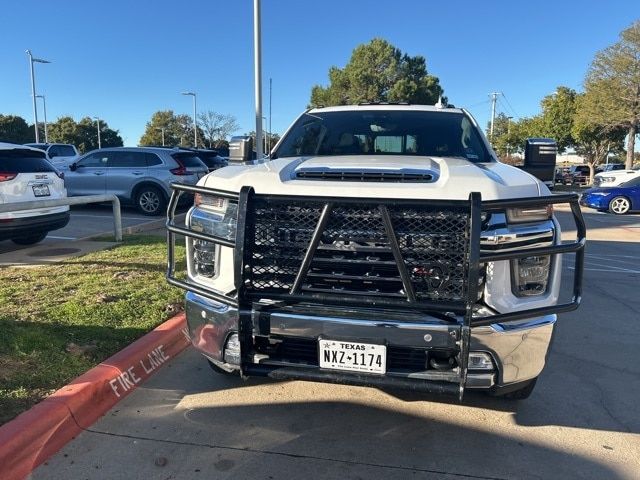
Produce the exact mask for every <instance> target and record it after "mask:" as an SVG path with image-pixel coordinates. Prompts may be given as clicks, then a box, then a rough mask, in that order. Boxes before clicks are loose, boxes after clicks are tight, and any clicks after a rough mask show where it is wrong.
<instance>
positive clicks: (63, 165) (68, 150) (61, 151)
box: [26, 143, 80, 171]
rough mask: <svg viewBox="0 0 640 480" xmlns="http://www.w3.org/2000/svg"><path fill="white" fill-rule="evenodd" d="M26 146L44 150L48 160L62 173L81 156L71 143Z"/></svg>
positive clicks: (31, 144) (29, 144) (28, 144)
mask: <svg viewBox="0 0 640 480" xmlns="http://www.w3.org/2000/svg"><path fill="white" fill-rule="evenodd" d="M26 145H27V146H28V147H33V148H38V149H40V150H43V151H44V152H45V153H46V154H47V160H49V161H50V162H51V163H52V164H53V166H54V167H56V168H57V169H58V170H62V171H64V170H66V169H67V168H68V167H69V165H71V164H72V163H73V162H75V161H76V160H78V158H79V156H80V154H79V153H78V149H77V148H76V147H75V145H71V144H69V143H27V144H26Z"/></svg>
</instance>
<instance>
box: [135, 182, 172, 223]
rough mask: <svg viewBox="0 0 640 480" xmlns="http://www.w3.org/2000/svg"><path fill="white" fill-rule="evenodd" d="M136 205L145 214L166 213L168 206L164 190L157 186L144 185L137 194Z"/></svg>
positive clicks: (156, 214)
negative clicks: (163, 193)
mask: <svg viewBox="0 0 640 480" xmlns="http://www.w3.org/2000/svg"><path fill="white" fill-rule="evenodd" d="M136 207H137V208H138V211H139V212H140V213H142V214H143V215H148V216H158V215H162V214H164V212H165V210H166V208H167V206H166V201H165V199H164V195H162V192H161V191H160V190H158V189H157V188H155V187H142V188H140V190H138V193H137V194H136Z"/></svg>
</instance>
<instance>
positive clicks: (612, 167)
mask: <svg viewBox="0 0 640 480" xmlns="http://www.w3.org/2000/svg"><path fill="white" fill-rule="evenodd" d="M616 170H624V163H608V164H606V165H601V166H599V167H598V168H597V169H596V173H603V172H605V173H606V172H613V171H616Z"/></svg>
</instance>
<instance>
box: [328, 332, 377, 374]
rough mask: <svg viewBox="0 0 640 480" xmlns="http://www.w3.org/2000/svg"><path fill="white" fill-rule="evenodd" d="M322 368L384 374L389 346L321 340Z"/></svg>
mask: <svg viewBox="0 0 640 480" xmlns="http://www.w3.org/2000/svg"><path fill="white" fill-rule="evenodd" d="M318 346H319V349H318V350H319V352H320V368H328V369H331V370H347V371H350V372H360V373H377V374H384V373H385V372H386V371H387V347H386V346H385V345H374V344H371V343H355V342H341V341H338V340H324V339H323V340H319V341H318Z"/></svg>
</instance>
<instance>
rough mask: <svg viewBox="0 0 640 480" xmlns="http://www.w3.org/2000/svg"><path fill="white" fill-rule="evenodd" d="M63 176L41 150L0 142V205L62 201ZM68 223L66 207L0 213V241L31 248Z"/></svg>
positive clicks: (63, 194)
mask: <svg viewBox="0 0 640 480" xmlns="http://www.w3.org/2000/svg"><path fill="white" fill-rule="evenodd" d="M63 177H64V176H63V174H62V173H61V172H60V171H58V170H56V168H55V167H54V166H53V165H51V163H50V162H49V161H48V160H47V159H46V155H45V152H43V151H42V150H39V149H36V148H31V147H27V146H24V145H16V144H12V143H0V204H8V203H18V202H29V201H33V200H40V199H58V198H65V197H66V196H67V192H66V190H65V188H64V180H63ZM68 222H69V207H68V206H61V207H46V208H34V209H31V210H21V211H16V212H5V213H0V240H12V241H13V242H14V243H17V244H18V245H31V244H34V243H38V242H39V241H41V240H43V239H44V238H45V237H46V236H47V233H48V232H50V231H52V230H57V229H59V228H63V227H64V226H65V225H66V224H67V223H68Z"/></svg>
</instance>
